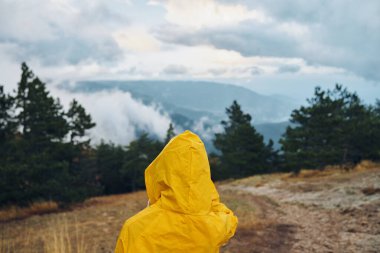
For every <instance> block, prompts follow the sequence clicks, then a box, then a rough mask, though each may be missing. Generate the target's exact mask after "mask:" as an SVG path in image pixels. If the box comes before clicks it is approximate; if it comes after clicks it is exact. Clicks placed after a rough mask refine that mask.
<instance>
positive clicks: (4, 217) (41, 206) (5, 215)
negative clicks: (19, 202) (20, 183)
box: [0, 201, 59, 222]
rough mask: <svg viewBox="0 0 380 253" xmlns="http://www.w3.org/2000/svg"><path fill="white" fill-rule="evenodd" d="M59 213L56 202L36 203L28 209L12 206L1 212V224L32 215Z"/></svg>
mask: <svg viewBox="0 0 380 253" xmlns="http://www.w3.org/2000/svg"><path fill="white" fill-rule="evenodd" d="M57 211H59V208H58V204H57V203H56V202H54V201H44V202H34V203H32V204H30V205H29V206H28V207H18V206H10V207H6V208H3V209H1V210H0V222H5V221H10V220H16V219H24V218H27V217H30V216H32V215H37V214H47V213H53V212H57Z"/></svg>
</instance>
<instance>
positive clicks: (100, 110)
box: [50, 87, 171, 145]
mask: <svg viewBox="0 0 380 253" xmlns="http://www.w3.org/2000/svg"><path fill="white" fill-rule="evenodd" d="M50 90H51V91H52V95H53V96H58V97H59V98H60V100H61V102H62V104H63V105H64V107H65V108H66V109H67V108H68V105H69V103H70V101H71V100H72V99H73V98H75V99H77V100H78V102H79V103H80V104H81V105H82V106H83V107H84V108H85V109H86V111H87V112H88V113H90V114H91V116H92V118H93V121H94V122H96V124H97V125H96V127H95V128H93V129H91V130H90V131H89V136H90V137H91V139H92V140H93V142H92V143H99V141H100V140H101V139H104V140H105V141H108V140H110V141H112V142H114V143H117V144H123V145H126V144H128V143H129V142H131V141H132V140H134V139H135V138H136V130H145V131H147V132H149V133H150V134H155V135H156V136H158V137H160V138H161V139H163V138H164V137H165V134H166V131H167V129H168V127H169V123H170V122H171V120H170V117H169V116H168V115H167V114H165V113H164V114H163V113H162V112H161V110H160V107H159V106H158V105H157V106H148V105H145V104H143V103H142V102H141V101H138V100H135V99H134V98H132V96H131V94H130V93H128V92H122V91H119V90H112V91H101V92H96V93H70V92H67V91H64V90H60V89H56V88H54V87H51V88H50Z"/></svg>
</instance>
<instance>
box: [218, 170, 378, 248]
mask: <svg viewBox="0 0 380 253" xmlns="http://www.w3.org/2000/svg"><path fill="white" fill-rule="evenodd" d="M220 188H222V189H223V190H229V191H234V192H235V193H236V195H239V194H241V195H243V196H244V195H245V194H247V193H248V194H250V195H251V196H252V198H251V200H250V201H252V202H253V203H252V205H253V207H254V208H255V209H256V211H255V214H256V216H257V224H260V226H258V227H257V228H256V229H253V230H251V231H250V234H249V235H247V231H238V233H237V237H236V238H235V239H234V240H232V241H231V247H232V246H233V245H234V244H241V243H242V240H243V238H244V241H257V244H256V245H254V244H252V245H251V248H249V247H246V248H244V250H241V251H236V252H368V253H370V252H373V253H375V252H380V170H379V169H377V168H376V166H375V167H373V168H371V169H368V166H365V167H363V166H362V167H360V166H358V167H357V168H355V169H354V170H352V171H350V172H345V171H344V170H339V169H336V168H332V169H330V170H326V171H324V172H320V173H318V172H316V173H314V172H309V173H304V175H302V174H301V175H300V176H299V177H292V176H290V175H286V174H285V175H284V174H283V175H277V177H276V176H273V175H272V176H268V178H265V176H264V177H262V178H261V179H260V178H257V177H253V178H247V179H242V180H239V181H235V182H233V183H230V184H224V185H221V186H220ZM247 201H248V200H247ZM253 227H254V226H253ZM241 234H242V235H241ZM241 236H242V237H241ZM240 237H241V238H240ZM248 237H250V239H249V238H248ZM225 252H233V251H229V250H228V248H227V249H226V251H225Z"/></svg>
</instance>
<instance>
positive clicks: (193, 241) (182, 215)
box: [115, 130, 238, 253]
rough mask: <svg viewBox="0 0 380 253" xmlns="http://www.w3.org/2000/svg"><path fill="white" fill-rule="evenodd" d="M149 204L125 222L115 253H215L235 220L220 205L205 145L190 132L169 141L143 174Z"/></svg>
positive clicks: (221, 204)
mask: <svg viewBox="0 0 380 253" xmlns="http://www.w3.org/2000/svg"><path fill="white" fill-rule="evenodd" d="M145 185H146V190H147V194H148V198H149V202H150V204H151V205H149V206H148V207H146V208H145V209H143V210H142V211H141V212H139V213H138V214H136V215H134V216H133V217H131V218H129V219H128V220H127V221H126V222H125V223H124V225H123V228H122V229H121V231H120V234H119V237H118V240H117V243H116V247H115V253H173V252H174V253H178V252H181V253H218V252H219V248H220V247H221V246H222V245H224V244H225V243H227V241H228V240H229V239H230V238H231V237H232V236H233V235H234V233H235V231H236V227H237V223H238V220H237V217H236V216H235V215H234V214H233V212H232V211H231V210H230V209H228V207H226V206H225V205H224V204H223V203H221V202H220V201H219V195H218V192H217V190H216V188H215V186H214V184H213V182H212V181H211V174H210V166H209V162H208V158H207V153H206V149H205V146H204V144H203V142H202V141H201V139H200V138H199V137H198V136H197V135H196V134H194V133H192V132H191V131H188V130H187V131H185V132H183V133H181V134H179V135H177V136H176V137H174V138H173V139H171V140H170V141H169V143H168V144H167V145H166V146H165V147H164V149H163V150H162V151H161V153H160V154H159V155H158V156H157V157H156V159H154V160H153V162H152V163H151V164H150V165H149V166H148V167H147V168H146V170H145Z"/></svg>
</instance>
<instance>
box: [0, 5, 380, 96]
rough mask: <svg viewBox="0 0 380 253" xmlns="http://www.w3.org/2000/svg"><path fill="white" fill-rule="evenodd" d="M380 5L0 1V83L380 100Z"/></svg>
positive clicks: (10, 85)
mask: <svg viewBox="0 0 380 253" xmlns="http://www.w3.org/2000/svg"><path fill="white" fill-rule="evenodd" d="M379 45H380V1H378V0H366V1H360V0H308V1H301V0H282V1H274V0H265V1H264V0H262V1H256V0H247V1H244V0H241V1H239V0H236V1H234V0H224V1H222V0H219V1H217V0H192V1H189V0H158V1H143V0H141V1H139V0H129V1H128V0H108V1H101V0H81V1H76V0H28V1H22V0H0V83H2V84H5V86H6V87H8V88H9V87H13V86H14V85H15V84H16V82H17V80H18V78H19V73H20V70H19V68H20V62H22V61H26V62H27V63H28V64H29V65H30V67H31V68H32V69H33V70H34V72H35V73H37V74H38V75H39V76H40V77H42V78H43V79H44V80H52V81H54V82H59V81H61V80H69V81H75V80H83V79H171V80H173V79H198V80H216V81H222V82H230V83H233V84H237V85H243V86H245V87H249V88H252V89H253V90H255V91H258V92H260V93H264V94H282V95H287V96H290V97H294V98H299V99H300V98H302V99H304V98H305V97H308V96H310V95H311V93H312V90H313V87H314V86H316V85H321V86H323V87H332V86H333V85H334V84H335V83H336V82H338V83H342V84H344V85H346V86H348V87H349V88H350V89H351V90H355V91H357V92H358V93H359V95H361V96H362V97H363V98H365V99H366V100H367V101H369V102H373V101H374V100H375V98H376V97H379V94H380V85H379V84H380V46H379Z"/></svg>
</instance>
